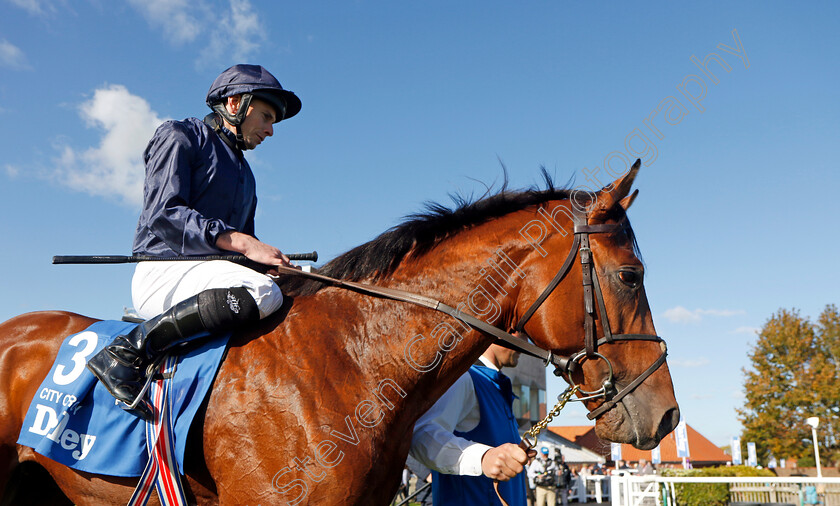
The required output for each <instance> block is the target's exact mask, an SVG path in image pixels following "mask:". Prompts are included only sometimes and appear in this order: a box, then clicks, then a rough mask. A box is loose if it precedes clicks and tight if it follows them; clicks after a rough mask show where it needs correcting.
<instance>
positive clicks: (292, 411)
mask: <svg viewBox="0 0 840 506" xmlns="http://www.w3.org/2000/svg"><path fill="white" fill-rule="evenodd" d="M638 169H639V162H638V161H637V162H636V164H635V165H634V166H633V168H632V169H631V170H630V171H628V173H627V174H626V175H624V176H623V177H621V178H618V179H617V180H615V181H614V182H613V183H612V184H610V185H607V186H606V187H604V188H602V189H601V190H600V191H598V192H590V193H586V192H583V193H581V192H572V191H569V190H565V189H561V188H555V187H554V185H553V184H552V182H551V178H549V177H548V176H547V175H545V177H546V182H547V188H545V189H540V188H531V189H528V190H524V191H509V190H507V188H506V183H505V184H504V185H503V187H502V189H501V191H499V192H497V193H495V194H493V195H486V196H484V197H482V198H480V199H478V200H475V201H472V202H467V201H463V200H461V201H457V204H458V205H457V206H455V208H453V209H449V208H446V207H444V206H440V205H435V204H432V205H430V206H429V208H428V209H427V212H425V213H423V214H418V215H414V216H411V217H409V218H407V220H406V221H405V222H404V223H402V224H401V225H398V226H396V227H394V228H392V229H390V230H389V231H386V232H385V233H383V234H382V235H380V236H379V237H378V238H376V239H374V240H373V241H371V242H368V243H366V244H363V245H361V246H359V247H357V248H355V249H353V250H351V251H349V252H347V253H345V254H344V255H341V256H339V257H337V258H336V259H334V260H333V261H331V262H329V263H328V264H327V265H325V266H324V267H323V268H322V269H321V270H320V271H319V272H320V273H322V274H325V275H329V276H332V277H334V278H339V279H345V280H352V281H356V282H359V283H368V284H376V285H377V286H381V287H385V288H386V289H388V288H390V289H398V290H404V291H408V292H412V293H415V294H421V295H424V296H427V297H431V298H434V299H437V300H440V301H444V302H446V303H447V304H449V305H451V306H457V308H458V309H459V310H460V311H462V312H463V313H472V315H473V316H475V317H477V318H479V319H481V320H482V321H485V322H487V323H489V324H492V326H493V328H495V329H498V331H499V332H503V333H504V332H507V331H509V330H513V329H515V326H516V322H520V323H522V322H525V323H523V325H522V328H521V330H522V331H523V332H524V333H527V335H528V336H530V338H531V340H532V341H533V343H534V344H535V345H536V346H539V347H540V348H543V349H545V350H549V351H550V352H551V353H549V356H550V357H553V358H550V359H549V361H551V362H554V363H558V362H560V363H563V364H566V365H567V366H568V365H569V364H571V365H572V367H570V368H566V369H565V371H561V373H563V374H564V375H565V376H566V377H567V379H568V380H570V381H574V382H575V383H576V384H578V385H580V386H581V388H582V389H583V390H585V391H591V392H597V391H601V392H602V394H601V395H593V396H588V397H589V398H588V399H585V400H583V402H584V403H585V405H586V407H587V409H589V410H590V413H592V412H595V411H597V410H598V409H599V407H600V408H601V409H600V412H598V414H597V417H596V418H597V420H596V433H597V434H598V436H599V437H601V438H603V439H605V440H610V441H615V442H624V443H630V444H633V445H634V446H636V447H638V448H641V449H650V448H653V447H654V446H655V445H656V444H658V442H659V441H660V440H661V439H662V438H663V437H664V436H665V435H667V434H668V433H669V432H670V431H671V430H673V428H674V427H675V426H676V424H677V422H678V419H679V408H678V406H677V402H676V399H675V397H674V391H673V385H672V382H671V377H670V374H669V371H668V366H667V364H665V363H664V356H665V348H664V343H663V342H662V341H661V339H659V338H655V339H654V338H652V337H651V336H655V330H654V325H653V320H652V317H651V314H650V310H649V307H648V302H647V298H646V295H645V291H644V286H643V283H642V276H643V268H642V264H641V261H640V259H639V256H638V254H637V248H636V243H635V239H634V236H633V234H632V229H631V228H630V225H629V222H627V218H626V214H625V212H626V209H627V208H628V207H629V205H630V203H631V202H632V200H633V198H635V196H636V193H637V192H638V191H636V192H634V193H633V194H630V193H629V191H630V187H631V185H632V182H633V179H634V178H635V176H636V173H637V171H638ZM544 174H545V172H544ZM575 216H583V221H582V222H580V221H579V222H578V223H577V224H575V223H574V222H573V218H574V217H575ZM573 231H574V233H573ZM587 231H588V232H591V240H590V236H589V234H587V233H583V232H587ZM582 236H586V237H585V239H586V244H585V246H584V244H582V243H581V244H578V243H579V242H580V239H581V237H582ZM575 248H579V252H578V251H575ZM578 257H580V258H581V259H583V258H584V257H587V258H588V257H591V261H592V263H591V264H589V267H587V264H586V263H585V262H578V261H573V262H571V263H570V259H571V260H574V259H576V258H578ZM564 259H565V260H564ZM566 264H568V265H566ZM561 265H564V267H563V268H564V269H565V270H566V272H565V273H564V274H563V275H562V276H560V275H558V274H557V273H558V268H560V266H561ZM590 273H591V277H594V280H591V281H594V283H592V284H594V285H595V287H596V292H597V293H596V295H598V297H596V299H597V300H594V301H593V299H592V297H591V289H592V284H590V286H589V287H588V289H589V290H590V297H589V298H588V299H585V298H584V297H583V296H582V293H584V294H585V293H586V291H587V287H586V280H587V278H589V277H590ZM557 278H560V279H559V280H558V279H557ZM552 279H554V280H555V281H554V282H552ZM548 285H554V286H553V287H552V290H549V291H546V290H545V288H546V287H547V286H548ZM284 291H285V292H286V293H287V294H288V296H287V297H286V299H287V300H286V302H285V303H284V306H283V309H282V310H281V312H280V313H279V314H275V315H274V316H272V317H269V318H268V319H266V320H263V321H261V322H260V324H259V325H257V326H256V327H255V328H251V329H246V330H243V331H242V332H240V333H237V334H236V335H234V337H233V338H232V339H231V341H230V344H229V351H228V354H227V357H226V359H225V360H224V362H223V363H222V365H221V368H220V370H219V372H218V375H217V377H216V378H215V381H214V383H213V385H212V390H211V392H210V393H209V394H208V397H207V399H206V400H205V409H204V411H203V414H202V416H200V417H199V420H197V421H196V422H195V423H194V425H193V428H192V431H191V433H190V437H189V443H188V451H187V462H186V474H187V476H186V479H185V483H184V486H185V488H186V489H187V494H188V496H189V499H190V501H194V502H195V503H197V504H250V505H258V504H262V505H266V504H327V505H337V504H346V505H350V504H354V505H385V504H388V503H389V501H390V500H391V499H392V497H393V496H394V494H395V493H396V490H397V487H398V485H399V482H400V474H401V471H402V469H403V465H404V462H405V459H406V456H407V454H408V451H409V448H410V443H411V436H412V429H413V425H414V423H415V421H416V420H417V418H418V417H419V416H420V415H421V414H422V413H424V412H425V411H426V410H427V409H428V408H429V407H430V406H431V405H432V404H433V403H434V401H435V400H436V399H437V398H439V397H440V396H441V395H442V394H443V393H444V392H445V391H446V389H447V388H449V386H451V385H452V384H453V383H454V382H455V380H456V379H457V378H458V377H459V376H460V375H462V374H463V373H465V372H466V371H467V369H468V368H469V366H470V365H471V364H473V363H474V362H475V360H476V359H477V358H478V356H479V355H480V354H481V353H482V352H483V351H484V350H485V348H487V346H488V345H489V344H490V343H491V342H492V338H491V337H490V336H489V335H488V333H487V332H479V331H476V330H474V328H472V327H470V326H468V325H466V324H464V323H463V322H462V321H461V320H457V319H456V318H452V317H450V316H447V315H444V314H442V313H440V312H438V311H433V310H430V309H428V308H426V307H421V306H418V305H414V304H409V303H406V302H401V301H395V300H390V299H386V298H381V297H371V296H369V295H364V294H360V293H356V292H354V291H350V290H345V289H342V288H337V287H334V286H326V285H324V284H321V283H318V282H315V281H310V280H297V279H292V280H286V281H285V282H284ZM538 300H539V302H540V304H535V301H538ZM584 300H587V302H586V304H584V303H582V302H583V301H584ZM586 306H590V307H586ZM526 312H527V313H529V315H528V318H525V319H523V316H524V315H525V313H526ZM593 314H597V315H598V318H595V319H594V320H593V319H592V315H593ZM94 321H95V320H93V319H91V318H87V317H84V316H79V315H76V314H71V313H66V312H38V313H30V314H25V315H22V316H18V317H15V318H13V319H11V320H9V321H7V322H5V323H3V324H2V325H0V496H2V495H3V492H4V490H5V491H6V497H7V500H15V501H21V502H26V501H29V502H38V501H44V503H49V504H56V503H59V500H65V501H69V502H72V503H75V504H125V503H126V502H127V501H128V498H129V497H130V495H131V493H132V490H133V488H134V486H135V485H136V481H137V480H136V479H129V478H115V477H109V476H96V475H91V474H88V473H84V472H78V471H75V470H72V469H69V468H66V467H64V466H62V465H60V464H58V463H56V462H54V461H52V460H49V459H47V458H45V457H42V456H41V455H38V454H36V453H35V452H34V451H33V450H32V449H30V448H28V447H24V446H19V445H17V444H16V440H17V436H18V433H19V432H20V430H21V425H22V423H23V419H24V416H25V414H26V411H27V408H28V406H29V403H30V401H31V400H32V398H33V397H34V395H35V394H36V391H37V388H38V386H39V385H40V383H41V381H42V380H43V379H44V377H45V376H46V374H47V373H48V371H49V369H50V366H51V363H52V361H53V360H54V358H55V356H56V353H57V349H58V346H59V344H60V343H61V341H62V339H64V338H65V337H66V336H67V335H70V334H72V333H76V332H80V331H82V330H84V329H85V328H87V327H88V326H89V325H90V324H91V323H92V322H94ZM587 327H588V328H590V332H588V333H587V337H586V341H588V342H587V343H584V338H583V337H582V336H583V334H584V328H587ZM605 327H609V328H605ZM605 331H606V333H607V334H609V333H610V332H612V333H613V334H612V335H613V336H614V337H615V339H605V338H603V337H602V338H600V339H597V336H605V337H606V334H605ZM593 332H594V334H593ZM621 333H624V334H621ZM592 335H595V336H596V339H597V341H596V342H594V343H593V342H592V341H591V340H592ZM622 335H624V336H633V335H636V336H647V337H642V338H639V339H634V338H632V337H627V338H621V337H620V336H622ZM598 344H600V346H599V347H596V346H597V345H598ZM581 350H585V351H581ZM570 356H571V357H573V358H572V359H562V360H559V361H557V360H556V357H570ZM651 364H653V365H655V367H653V366H652V365H651ZM619 389H620V390H621V391H620V393H618V394H615V391H616V390H619ZM16 469H17V474H15V470H16ZM21 469H26V471H27V472H22V471H21ZM33 473H34V474H33ZM39 473H40V474H39ZM31 476H35V479H36V481H40V483H39V484H38V485H37V486H33V485H31V484H30V485H28V484H26V481H27V477H31ZM11 477H14V478H13V479H11V480H10V478H11ZM50 477H51V480H50V479H49V478H50ZM49 481H54V483H55V485H56V488H55V489H54V490H53V492H54V493H55V495H54V496H49V498H47V499H35V498H36V497H38V496H37V495H36V492H38V493H44V494H49V493H50V492H49V491H50V489H49V487H48V486H47V482H49ZM28 487H32V488H28ZM14 488H17V489H18V490H17V492H16V493H17V494H18V495H17V496H14V497H16V499H9V497H11V495H10V494H12V493H14V491H13V490H12V489H14ZM155 499H156V498H153V502H154V501H155Z"/></svg>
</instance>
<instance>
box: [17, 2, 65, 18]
mask: <svg viewBox="0 0 840 506" xmlns="http://www.w3.org/2000/svg"><path fill="white" fill-rule="evenodd" d="M9 2H10V3H12V4H13V5H16V6H18V7H20V8H21V9H23V10H25V11H27V12H29V13H30V14H34V15H36V16H43V15H45V14H51V13H54V12H55V11H56V8H55V5H53V2H50V1H49V0H9Z"/></svg>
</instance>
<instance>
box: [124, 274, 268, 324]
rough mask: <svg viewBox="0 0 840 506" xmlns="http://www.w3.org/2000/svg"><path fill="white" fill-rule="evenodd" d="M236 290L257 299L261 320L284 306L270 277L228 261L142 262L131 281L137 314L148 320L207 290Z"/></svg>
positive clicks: (132, 296)
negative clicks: (238, 288) (241, 289)
mask: <svg viewBox="0 0 840 506" xmlns="http://www.w3.org/2000/svg"><path fill="white" fill-rule="evenodd" d="M237 286H241V287H244V288H245V289H246V290H248V292H249V293H250V294H251V296H252V297H254V300H255V301H256V302H257V307H258V308H259V310H260V318H265V317H266V316H268V315H270V314H271V313H273V312H274V311H276V310H278V309H280V306H281V305H282V304H283V294H282V293H281V292H280V288H279V287H278V286H277V285H276V284H275V283H274V281H273V280H272V279H271V278H270V277H268V276H266V275H265V274H260V273H259V272H257V271H255V270H252V269H249V268H247V267H244V266H242V265H239V264H235V263H233V262H228V261H225V260H211V261H205V262H192V261H184V262H182V261H175V262H140V263H138V264H137V267H136V268H135V269H134V277H133V278H132V280H131V298H132V299H133V302H134V309H135V310H136V311H137V314H138V315H139V316H140V317H141V318H144V319H149V318H154V317H155V316H157V315H159V314H161V313H163V312H164V311H166V310H167V309H169V308H171V307H172V306H174V305H175V304H177V303H179V302H181V301H182V300H184V299H187V298H189V297H192V296H193V295H196V294H198V293H199V292H203V291H204V290H207V289H208V288H233V287H237Z"/></svg>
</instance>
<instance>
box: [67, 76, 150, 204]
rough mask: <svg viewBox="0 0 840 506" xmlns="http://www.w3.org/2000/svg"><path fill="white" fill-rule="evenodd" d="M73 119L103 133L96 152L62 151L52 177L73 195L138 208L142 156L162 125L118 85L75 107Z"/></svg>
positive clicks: (146, 107)
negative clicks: (77, 193)
mask: <svg viewBox="0 0 840 506" xmlns="http://www.w3.org/2000/svg"><path fill="white" fill-rule="evenodd" d="M79 115H80V116H81V117H82V118H83V119H84V120H85V123H87V125H88V126H89V127H95V128H99V129H102V130H104V132H105V133H104V135H103V136H102V139H101V141H100V143H99V146H97V147H91V148H88V149H86V150H84V151H76V150H75V149H73V148H71V147H69V146H64V148H63V149H62V152H61V156H60V157H59V159H58V160H56V162H57V163H56V167H57V168H56V171H55V174H54V175H55V176H57V177H58V178H59V180H60V181H61V182H62V183H64V184H66V185H67V186H69V187H70V188H73V189H75V190H78V191H83V192H87V193H89V194H91V195H97V196H103V197H109V198H116V199H118V200H120V201H122V202H123V203H125V204H128V205H131V206H139V205H140V203H141V201H142V198H143V176H144V172H145V171H144V168H143V159H142V157H143V150H144V149H145V147H146V143H147V142H148V140H149V139H150V138H151V137H152V135H153V134H154V131H155V129H156V128H157V127H158V125H160V124H161V123H162V122H163V121H164V119H161V118H160V117H158V115H157V113H155V112H154V111H152V109H151V107H149V103H148V102H146V101H145V100H144V99H143V98H141V97H138V96H137V95H132V94H131V93H130V92H129V91H128V90H127V89H126V88H125V86H121V85H110V86H106V87H103V88H100V89H98V90H96V91H95V92H94V94H93V98H92V99H90V100H88V101H87V102H85V103H83V104H82V105H81V106H80V107H79Z"/></svg>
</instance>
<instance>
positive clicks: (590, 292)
mask: <svg viewBox="0 0 840 506" xmlns="http://www.w3.org/2000/svg"><path fill="white" fill-rule="evenodd" d="M573 222H574V236H575V237H574V242H573V243H572V248H571V250H570V251H569V254H568V255H567V256H566V260H565V262H563V265H562V266H561V267H560V270H559V271H558V272H557V274H556V275H555V276H554V278H553V279H552V280H551V282H549V284H548V286H546V287H545V289H544V290H543V292H542V293H541V294H540V296H539V297H537V300H536V301H534V303H533V304H531V306H530V307H529V308H528V310H527V311H526V312H525V314H524V315H523V316H522V318H521V319H520V320H519V322H518V323H517V324H516V326H514V327H513V329H512V332H505V331H503V330H502V329H500V328H498V327H494V326H493V325H490V324H489V323H487V322H485V321H482V320H479V319H478V318H476V317H474V316H472V315H469V314H466V313H462V312H461V311H458V310H457V309H455V308H453V307H452V306H449V305H447V304H444V303H443V302H440V301H439V300H435V299H433V298H431V297H427V296H425V295H419V294H416V293H411V292H407V291H405V290H398V289H395V288H387V287H382V286H376V285H367V284H363V283H356V282H354V281H346V280H342V279H336V278H332V277H329V276H324V275H323V274H317V273H314V272H305V271H301V270H298V269H293V268H290V267H283V266H276V267H272V268H274V269H276V270H277V271H279V272H281V273H284V274H290V275H294V276H300V277H305V278H310V279H314V280H317V281H320V282H322V283H325V284H327V285H331V286H336V287H340V288H345V289H348V290H352V291H355V292H359V293H363V294H366V295H373V296H376V297H383V298H388V299H392V300H398V301H402V302H409V303H411V304H416V305H419V306H423V307H426V308H429V309H434V310H435V311H440V312H442V313H445V314H447V315H449V316H451V317H453V318H455V319H457V320H460V321H461V322H463V323H465V324H466V325H469V326H470V327H472V328H473V329H475V330H478V331H479V332H482V333H484V334H487V335H490V336H492V337H494V338H495V339H496V340H497V343H496V344H498V345H500V346H504V347H506V348H510V349H513V350H515V351H518V352H520V353H524V354H526V355H530V356H533V357H536V358H539V359H540V360H542V361H544V362H545V365H549V364H552V365H554V374H555V375H556V376H565V378H566V379H567V381H569V383H570V384H571V385H572V387H574V388H575V389H576V390H578V391H579V392H580V393H581V395H582V397H581V398H579V399H578V400H587V399H596V398H599V397H603V398H604V402H603V403H602V404H601V405H600V406H598V408H596V409H594V410H593V411H591V412H590V413H589V414H588V415H587V418H589V419H590V420H593V419H595V418H597V417H599V416H601V415H602V414H604V413H606V412H607V411H609V410H610V409H612V408H613V407H614V406H615V405H616V404H618V402H619V401H621V399H623V398H624V397H625V396H626V395H627V394H629V393H630V392H632V391H633V390H635V389H636V387H638V386H639V385H641V384H642V382H644V381H645V380H646V379H647V378H648V376H650V375H651V374H653V373H654V372H655V371H656V370H657V369H659V367H660V366H662V364H664V363H665V357H666V355H667V351H666V348H665V346H664V343H665V341H664V340H663V339H662V338H661V337H659V336H656V335H653V334H613V333H612V331H611V330H610V322H609V318H608V316H607V311H606V307H605V305H604V296H603V294H602V293H601V285H600V283H599V282H598V274H597V272H595V263H594V261H593V258H592V250H591V249H590V245H589V235H590V234H603V233H612V232H615V231H618V230H622V229H623V228H624V227H628V226H629V224H628V222H627V219H626V217H623V218H622V219H621V220H620V221H619V222H618V223H613V224H602V225H589V224H588V217H587V215H586V213H583V212H579V211H577V210H575V212H574V213H573ZM577 256H580V263H581V268H582V271H583V303H584V308H585V310H586V316H585V319H584V348H583V349H582V350H581V351H579V352H577V353H574V354H572V355H571V356H568V357H567V356H562V355H557V354H555V353H554V352H552V351H551V350H546V349H544V348H541V347H539V346H537V345H536V344H533V343H531V342H528V341H525V340H523V339H522V338H521V337H516V336H515V335H514V334H520V335H523V336H525V337H528V334H527V333H526V332H525V329H524V327H525V324H526V323H528V321H529V320H530V319H531V317H532V316H534V313H536V312H537V310H538V309H539V308H540V306H542V304H543V303H544V302H545V300H546V299H547V298H548V296H549V295H551V293H552V292H553V291H554V290H555V289H556V288H557V286H558V285H559V284H560V282H561V281H563V278H565V277H566V275H567V274H568V273H569V271H570V270H571V268H572V264H573V263H574V260H575V258H576V257H577ZM596 303H597V312H598V315H599V316H600V320H601V327H602V329H603V331H604V336H603V337H601V338H596V335H595V313H596ZM532 341H533V340H532ZM617 341H653V342H658V343H662V353H661V354H660V355H659V358H657V359H656V360H655V361H654V362H653V364H651V365H650V367H648V368H647V369H646V370H645V371H644V372H643V373H642V374H640V375H639V376H637V377H636V379H634V380H633V381H631V382H630V383H628V384H627V385H626V386H625V387H624V388H622V389H621V390H619V391H616V389H615V384H614V382H613V366H612V362H610V360H609V359H608V358H607V357H605V356H604V355H602V354H601V353H599V352H598V347H599V346H601V345H605V344H611V343H614V342H617ZM597 359H600V360H603V361H604V362H606V364H607V367H608V370H609V372H608V374H607V377H606V379H604V381H603V382H602V384H601V388H599V389H597V390H594V391H584V390H580V388H579V386H577V385H575V384H574V380H573V379H572V374H573V373H574V372H575V370H576V368H577V367H578V366H579V365H581V364H582V363H583V362H584V361H585V360H597Z"/></svg>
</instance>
